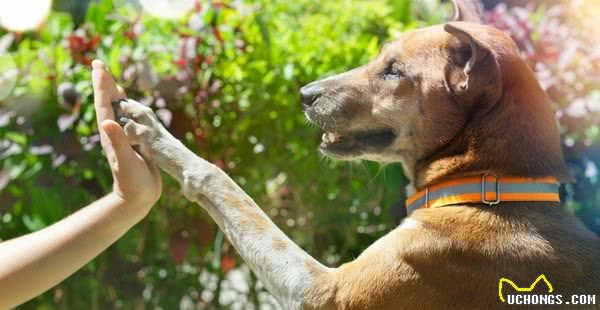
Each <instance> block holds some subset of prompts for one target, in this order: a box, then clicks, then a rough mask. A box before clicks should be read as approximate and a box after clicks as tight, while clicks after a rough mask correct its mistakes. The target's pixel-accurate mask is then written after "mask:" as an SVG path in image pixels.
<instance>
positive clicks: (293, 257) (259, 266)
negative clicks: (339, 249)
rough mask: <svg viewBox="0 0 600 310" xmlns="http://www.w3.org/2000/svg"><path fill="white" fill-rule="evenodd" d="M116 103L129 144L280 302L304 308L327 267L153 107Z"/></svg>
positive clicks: (116, 109) (133, 103)
mask: <svg viewBox="0 0 600 310" xmlns="http://www.w3.org/2000/svg"><path fill="white" fill-rule="evenodd" d="M114 106H115V111H116V113H117V119H118V120H119V121H120V122H121V124H122V125H123V126H124V129H125V132H126V134H127V136H128V137H129V138H130V140H131V143H132V144H135V145H138V146H139V149H140V151H141V153H142V154H143V155H144V156H146V157H149V158H152V159H154V160H155V161H156V163H157V164H158V165H159V166H160V167H161V168H162V169H164V170H165V171H166V172H167V173H169V174H170V175H171V176H173V177H174V178H176V179H177V180H178V181H179V182H180V183H181V186H182V189H183V193H184V195H185V196H186V197H187V198H188V199H190V200H192V201H195V202H197V203H198V204H200V205H201V206H202V207H204V208H205V209H206V210H207V211H208V212H209V213H210V215H211V216H212V217H213V219H214V220H215V221H216V222H217V224H218V225H219V227H220V228H221V229H222V230H223V232H224V233H225V235H226V236H227V237H228V238H229V240H230V241H231V243H232V244H233V246H234V247H235V248H236V249H237V251H238V252H239V254H240V255H241V256H242V258H243V259H244V261H245V262H246V263H247V264H248V265H249V266H250V267H251V268H252V270H253V271H254V272H255V273H256V274H257V276H258V278H259V279H260V280H261V281H263V283H265V285H266V286H267V288H268V289H269V291H270V292H271V293H272V294H273V295H274V297H275V298H276V299H277V300H278V302H279V303H280V304H281V305H282V306H283V307H284V308H285V309H292V308H299V307H301V306H302V304H303V297H304V294H305V292H306V290H307V288H309V287H310V285H311V283H313V282H314V280H315V279H314V275H315V273H316V272H317V273H326V272H329V269H328V268H326V267H324V266H322V265H321V264H319V263H318V262H317V261H316V260H315V259H313V258H312V257H311V256H310V255H308V254H307V253H306V252H304V251H303V250H302V249H301V248H300V247H298V246H297V245H296V244H294V243H293V242H292V241H291V240H290V239H289V238H288V237H287V236H286V235H285V234H284V233H283V232H282V231H281V230H280V229H279V228H278V227H277V226H275V224H274V223H273V222H272V221H271V220H270V218H269V217H268V216H267V215H266V214H265V213H264V212H263V211H262V210H261V209H260V208H259V207H258V206H257V205H256V203H254V201H253V200H252V199H251V198H250V197H249V196H248V195H247V194H246V193H245V192H244V191H243V190H242V189H241V188H240V187H238V186H237V185H236V184H235V182H234V181H233V180H232V179H231V178H229V176H227V174H226V173H225V172H223V171H222V170H221V169H219V168H218V167H216V166H215V165H213V164H211V163H209V162H207V161H206V160H204V159H202V158H200V157H198V156H196V155H195V154H194V153H192V152H191V151H190V150H188V149H187V148H186V147H185V146H184V145H183V144H182V143H181V142H180V141H178V140H177V139H175V138H174V137H173V136H172V135H171V134H170V133H169V132H168V131H167V130H166V129H165V128H164V127H163V126H162V125H161V124H160V122H159V121H158V119H157V118H156V116H155V114H154V113H153V112H152V110H151V109H150V108H148V107H146V106H144V105H142V104H140V103H138V102H135V101H133V100H122V101H120V102H118V103H115V105H114Z"/></svg>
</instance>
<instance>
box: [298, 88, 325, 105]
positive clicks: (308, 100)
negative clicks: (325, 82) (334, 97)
mask: <svg viewBox="0 0 600 310" xmlns="http://www.w3.org/2000/svg"><path fill="white" fill-rule="evenodd" d="M322 92H323V87H321V85H319V83H318V82H313V83H310V84H308V85H306V86H304V87H302V88H300V97H301V98H302V104H303V105H304V107H310V106H312V105H313V104H314V103H315V102H316V101H317V99H319V97H321V93H322Z"/></svg>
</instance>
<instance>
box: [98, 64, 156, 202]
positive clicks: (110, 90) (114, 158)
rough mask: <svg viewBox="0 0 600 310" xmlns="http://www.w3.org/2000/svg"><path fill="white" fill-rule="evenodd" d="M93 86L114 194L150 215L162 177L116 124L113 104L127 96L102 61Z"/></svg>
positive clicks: (99, 128) (99, 126)
mask: <svg viewBox="0 0 600 310" xmlns="http://www.w3.org/2000/svg"><path fill="white" fill-rule="evenodd" d="M92 82H93V87H94V106H95V109H96V120H97V122H98V130H99V132H100V141H101V143H102V148H103V149H104V152H105V153H106V157H107V158H108V162H109V164H110V168H111V170H112V174H113V180H114V183H113V193H114V194H115V195H117V196H118V197H119V198H121V199H123V200H124V202H126V203H128V204H132V205H133V206H135V207H136V208H139V210H141V211H146V212H147V211H148V210H150V208H151V207H152V205H154V203H156V201H157V200H158V198H159V197H160V194H161V192H162V182H161V178H160V173H159V171H158V169H157V167H156V165H155V164H154V163H152V162H149V161H148V160H146V159H144V158H143V157H142V156H141V155H140V154H138V153H137V152H136V151H135V150H134V149H133V148H132V146H131V145H130V144H129V142H128V139H127V137H126V136H125V132H124V131H123V128H121V126H120V125H119V124H118V123H117V122H116V121H115V113H114V111H113V108H112V104H111V103H112V102H113V101H115V100H118V99H125V98H126V96H125V93H124V91H123V90H122V89H121V88H120V87H118V86H117V85H116V84H115V82H114V80H113V78H112V76H111V74H110V73H109V72H108V70H107V68H106V66H105V65H104V64H103V63H102V62H101V61H100V60H94V61H93V62H92Z"/></svg>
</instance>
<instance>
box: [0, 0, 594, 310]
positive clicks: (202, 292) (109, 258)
mask: <svg viewBox="0 0 600 310" xmlns="http://www.w3.org/2000/svg"><path fill="white" fill-rule="evenodd" d="M140 2H141V3H135V2H133V1H118V0H114V1H111V0H100V1H91V2H88V1H78V0H71V1H68V0H62V1H60V0H56V1H54V2H53V3H51V1H50V0H19V1H2V2H0V240H6V239H10V238H13V237H16V236H19V235H22V234H26V233H29V232H32V231H35V230H38V229H41V228H43V227H45V226H47V225H50V224H51V223H53V222H56V221H58V220H59V219H61V218H63V217H65V216H67V215H69V214H71V213H73V212H74V211H76V210H78V209H79V208H81V207H83V206H85V205H86V204H88V203H90V202H92V201H94V200H96V199H97V198H99V197H101V196H103V195H104V194H106V193H107V192H108V191H109V190H110V186H111V176H110V172H109V169H108V166H107V163H106V161H105V158H104V156H103V154H102V153H101V148H100V146H99V137H98V132H97V128H96V124H95V119H94V109H93V104H92V88H91V78H90V62H91V60H92V59H94V58H100V59H102V60H104V61H105V63H106V64H107V65H108V66H109V68H110V70H111V71H112V72H113V74H114V75H115V76H116V79H117V80H118V82H119V83H120V84H121V85H122V86H123V87H124V88H125V89H126V91H127V93H128V95H129V96H130V97H132V98H134V99H137V100H139V101H141V102H143V103H145V104H147V105H149V106H151V107H152V108H153V109H154V110H155V111H156V113H157V115H158V116H159V118H160V119H161V120H162V122H163V123H164V124H165V126H166V127H167V128H169V130H170V131H171V132H172V133H173V134H174V135H175V136H177V137H178V138H180V139H181V140H182V141H184V142H185V144H186V145H188V146H189V147H190V148H191V149H192V150H194V151H195V152H197V153H198V154H200V155H202V156H203V157H204V158H207V159H208V160H210V161H212V162H214V163H216V164H217V165H218V166H219V167H221V168H222V169H224V170H225V171H227V172H228V173H229V174H230V175H231V176H232V177H233V178H234V179H235V180H236V181H237V182H238V183H239V184H240V185H241V186H242V187H243V188H244V189H245V190H246V191H247V192H248V193H249V194H250V195H251V196H252V197H254V198H255V200H256V201H257V202H258V203H259V205H260V206H261V207H262V208H263V210H265V212H267V213H268V214H269V215H270V216H271V217H272V218H273V220H274V221H275V222H276V223H277V224H278V225H279V226H280V227H281V228H282V229H283V230H284V231H285V232H286V233H288V234H289V235H290V236H291V237H292V239H293V240H295V241H296V242H297V243H299V244H300V245H301V246H302V247H303V248H304V249H306V250H307V251H308V252H309V253H311V254H312V255H314V256H316V257H317V258H318V259H319V260H320V261H322V262H323V263H325V264H326V265H329V266H337V265H339V264H340V263H342V262H344V261H348V260H351V259H352V258H354V257H356V256H357V255H358V254H359V253H360V252H361V251H362V250H363V249H365V248H366V247H367V246H368V245H369V244H371V243H372V242H373V241H374V240H376V239H377V238H379V237H380V236H382V235H383V234H385V233H386V232H388V231H390V230H391V229H393V228H394V227H395V225H397V223H398V222H399V221H400V219H401V218H402V217H403V216H404V211H403V203H402V201H403V200H404V198H405V193H404V187H405V185H406V179H405V177H404V176H403V174H402V169H401V168H400V166H399V165H387V166H385V167H381V166H379V165H377V164H373V163H368V162H362V163H336V162H332V161H330V160H327V159H322V158H320V157H319V155H318V152H317V145H318V144H319V140H320V137H319V135H320V134H319V131H318V130H317V129H316V128H312V127H311V126H310V125H308V124H306V123H305V121H304V116H303V114H302V109H301V104H300V102H299V95H298V89H299V88H300V87H301V86H302V85H304V84H306V83H308V82H310V81H313V80H315V79H317V78H319V77H323V76H327V75H330V74H334V73H337V72H342V71H344V70H347V69H349V68H352V67H354V66H357V65H360V64H363V63H365V62H367V61H368V60H369V59H370V58H371V57H373V56H374V55H376V54H377V53H378V51H379V47H380V45H381V44H382V42H384V41H386V40H391V39H393V38H394V37H396V36H397V34H398V33H400V32H403V31H407V30H410V29H414V28H418V27H422V26H427V25H431V24H437V23H442V22H444V21H446V20H448V19H449V18H450V16H452V8H451V5H450V4H449V3H440V2H439V1H438V0H372V1H349V0H348V1H311V0H295V1H286V0H255V1H241V0H239V1H238V0H233V1H225V0H224V1H219V0H214V1H207V0H201V1H194V0H180V1H158V0H157V1H148V0H140ZM484 2H485V3H486V8H487V13H486V22H488V23H490V24H493V25H495V26H497V27H498V28H500V29H502V30H504V31H506V32H508V33H510V34H511V35H512V37H513V38H514V39H515V40H516V41H517V42H518V45H519V47H520V48H521V50H522V55H523V58H524V59H525V60H526V61H527V62H528V63H529V64H530V65H531V67H532V68H533V69H534V70H535V72H536V74H537V76H538V79H539V81H540V83H541V84H542V86H543V87H544V89H546V90H547V92H548V94H549V95H550V97H551V98H552V102H553V106H554V108H555V111H556V118H557V121H558V122H559V123H560V127H561V135H562V141H563V147H564V152H565V156H566V158H567V161H568V164H569V167H570V168H571V171H572V173H573V175H574V176H575V177H576V179H577V182H576V183H575V184H570V185H567V186H564V187H563V194H564V201H565V202H566V204H565V206H566V207H567V208H568V209H569V210H571V211H572V212H573V213H574V214H576V215H577V216H578V217H579V218H581V220H582V221H583V222H584V223H585V224H586V225H587V226H588V227H589V228H590V229H591V230H593V231H595V232H596V233H597V234H598V233H600V184H599V180H598V178H599V175H598V168H599V167H600V126H599V125H600V23H599V22H598V21H597V19H595V18H596V16H597V15H598V14H600V5H598V4H597V1H593V0H590V1H567V2H565V3H564V4H563V3H561V2H560V1H506V2H508V3H500V4H498V2H500V1H492V0H488V1H484ZM165 3H166V4H169V3H172V4H170V5H167V6H166V7H161V5H162V4H165ZM173 3H175V4H177V5H175V4H173ZM50 6H52V10H51V12H50V13H49V15H48V16H46V11H45V9H44V8H45V7H47V8H50ZM38 11H39V12H38ZM531 117H532V118H534V117H536V116H535V115H531ZM164 181H165V188H164V192H163V195H162V198H161V199H160V201H159V202H158V203H157V205H156V206H155V207H154V209H153V211H152V212H151V213H150V215H149V216H148V217H147V218H146V219H144V220H143V221H142V222H141V223H140V224H138V225H137V226H136V227H135V228H134V229H132V230H131V231H130V232H129V233H127V234H126V235H125V236H124V238H122V239H121V240H119V241H118V242H117V243H116V244H115V245H114V246H112V247H110V248H109V249H108V250H107V251H106V252H104V253H103V254H102V255H100V256H99V257H98V258H97V259H95V260H94V261H92V262H91V263H89V264H88V265H87V266H85V267H84V268H83V269H82V270H80V271H78V272H77V273H76V274H74V275H73V276H71V277H70V278H69V279H67V280H66V281H64V282H63V283H61V284H60V285H58V286H57V287H55V288H53V289H52V290H50V291H48V292H47V293H45V294H44V295H42V296H40V297H38V298H36V299H35V300H32V301H30V302H29V303H27V304H25V305H23V306H22V308H23V309H29V308H31V309H84V308H89V309H108V308H123V309H132V308H135V309H142V308H151V309H154V308H162V309H174V308H182V309H194V308H200V309H205V308H210V309H217V308H218V309H221V308H233V309H247V308H252V307H253V308H259V307H261V308H265V309H269V308H276V307H277V306H276V305H275V303H274V301H273V299H272V298H270V296H269V295H268V293H267V292H266V291H265V290H264V288H263V287H262V286H261V285H260V283H257V280H256V278H255V277H254V276H253V275H252V274H251V273H250V272H249V270H248V268H247V267H246V266H244V264H243V262H242V261H241V260H240V259H239V257H238V256H237V255H236V253H235V251H234V249H233V248H232V247H231V246H230V245H229V243H228V242H227V240H224V238H223V234H222V233H220V232H219V231H218V229H217V227H216V225H215V224H214V223H213V222H212V220H211V219H210V218H209V217H208V216H207V214H206V213H205V212H204V211H203V210H202V209H201V208H200V207H198V206H197V205H195V204H193V203H190V202H188V201H187V200H186V199H184V198H183V196H182V195H181V194H180V193H179V186H178V185H177V184H176V183H175V182H174V181H173V180H172V179H170V178H169V177H167V176H165V177H164Z"/></svg>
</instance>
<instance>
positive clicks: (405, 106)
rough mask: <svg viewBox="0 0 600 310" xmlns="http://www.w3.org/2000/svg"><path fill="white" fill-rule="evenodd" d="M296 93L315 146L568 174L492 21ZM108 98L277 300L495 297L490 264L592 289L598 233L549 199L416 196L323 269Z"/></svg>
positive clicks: (452, 28)
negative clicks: (420, 203) (412, 207)
mask: <svg viewBox="0 0 600 310" xmlns="http://www.w3.org/2000/svg"><path fill="white" fill-rule="evenodd" d="M458 16H461V14H458ZM462 16H463V17H464V16H472V14H471V15H469V14H462ZM301 92H302V95H303V101H304V104H305V109H306V114H307V116H308V117H309V119H310V120H311V121H313V122H314V123H316V124H317V125H319V126H320V127H322V128H323V129H324V131H326V132H328V133H327V134H326V135H325V136H324V142H323V143H322V144H321V150H322V151H323V152H324V153H326V154H328V155H331V156H333V157H338V158H341V159H370V160H376V161H380V162H401V163H402V164H403V166H404V169H405V171H406V173H407V175H408V176H409V178H410V179H411V183H412V185H413V186H414V188H415V189H418V190H420V189H423V188H425V187H427V186H429V185H431V184H435V183H438V182H440V181H444V180H447V179H451V178H457V177H463V176H473V175H481V174H484V173H490V174H494V175H497V176H523V177H537V176H554V177H556V178H558V179H559V180H562V181H569V180H570V177H569V173H568V171H567V169H566V167H565V164H564V162H563V158H562V154H561V148H560V143H559V136H558V130H557V126H556V124H555V120H554V118H553V113H552V111H551V109H550V104H549V99H548V97H547V96H546V94H545V93H544V92H543V90H542V89H541V88H540V86H539V84H538V83H537V81H536V80H535V77H534V75H533V73H532V72H531V70H530V69H529V68H528V67H527V66H526V65H525V64H524V63H523V62H522V61H521V60H520V58H519V56H518V54H517V48H516V46H515V44H514V43H513V41H512V40H511V39H510V38H509V37H508V36H506V35H505V34H503V33H502V32H500V31H498V30H496V29H494V28H492V27H488V26H483V25H479V24H476V23H470V22H452V23H448V24H445V25H439V26H433V27H428V28H424V29H420V30H416V31H411V32H407V33H405V34H403V35H402V36H401V37H400V38H399V39H398V40H396V41H394V42H392V43H389V44H387V45H385V46H384V47H383V48H382V51H381V53H380V55H379V56H378V57H377V58H375V59H374V60H373V61H372V62H370V63H369V64H367V65H365V66H363V67H360V68H357V69H355V70H352V71H350V72H347V73H345V74H342V75H338V76H334V77H331V78H328V79H325V80H322V81H318V82H314V83H311V84H310V85H308V86H306V87H304V88H303V89H302V90H301ZM117 110H118V111H117V112H118V113H119V114H121V115H124V116H126V117H127V118H129V119H130V121H129V122H127V123H126V125H125V131H126V133H127V135H128V137H130V139H131V143H132V144H136V145H139V146H140V148H141V151H142V153H143V154H145V155H146V156H148V157H149V158H152V159H154V160H155V161H156V162H157V163H158V164H159V166H160V167H161V168H162V169H164V170H165V171H167V172H168V173H169V174H171V175H172V176H174V177H175V178H176V179H177V180H178V181H179V182H180V183H181V184H182V187H183V192H184V194H185V196H186V197H187V198H188V199H190V200H193V201H196V202H198V203H199V204H200V205H202V206H203V207H204V208H206V210H207V211H208V212H209V213H210V215H211V216H212V217H213V218H214V219H215V221H216V222H217V223H218V225H219V226H220V228H221V229H222V230H223V232H224V233H225V235H226V236H227V237H228V238H229V240H230V241H231V243H232V244H233V245H234V246H235V248H236V249H237V250H238V252H239V254H240V255H241V256H242V258H243V259H244V260H245V262H246V263H248V265H249V266H250V267H251V268H252V270H253V271H254V272H255V273H256V274H257V276H258V277H259V279H260V280H261V281H263V282H264V283H265V285H266V286H267V288H268V289H269V291H270V292H271V293H272V294H273V296H274V297H275V298H276V299H277V300H278V302H279V303H280V304H281V305H282V306H283V307H284V308H285V309H291V308H301V307H304V308H306V309H427V308H438V309H473V308H478V309H484V308H485V309H487V308H495V307H501V306H502V305H503V304H502V303H501V302H500V301H499V298H498V281H499V279H500V278H502V277H506V278H509V279H512V280H513V281H514V282H515V283H518V284H522V285H523V286H525V285H529V284H531V282H532V281H533V280H534V279H535V278H536V277H537V276H539V275H540V274H544V275H546V277H547V278H548V280H549V281H550V282H551V283H553V284H554V289H555V293H559V294H597V293H598V292H600V241H599V239H598V238H597V237H596V236H594V235H593V234H592V233H591V232H590V231H588V230H586V229H585V228H584V227H583V226H582V224H580V223H579V222H578V221H577V220H576V219H575V218H574V217H573V216H572V215H570V214H569V213H568V212H566V211H565V210H564V209H563V208H562V207H561V206H560V205H559V204H558V203H550V202H548V203H541V202H511V203H501V204H500V205H497V206H494V207H489V206H485V207H484V206H483V205H478V204H471V205H461V206H449V207H441V208H435V209H421V210H417V211H415V212H414V213H412V214H411V215H410V216H409V217H408V218H406V219H405V220H404V221H403V222H402V224H401V225H400V226H399V227H397V228H396V229H394V230H393V231H391V232H390V233H388V234H387V235H386V236H384V237H383V238H381V239H380V240H378V241H377V242H375V243H374V244H373V245H371V246H370V247H369V248H368V249H366V250H365V252H364V253H363V254H361V255H360V256H359V257H358V258H356V259H355V260H354V261H352V262H349V263H346V264H344V265H342V266H341V267H339V268H327V267H325V266H323V265H321V264H320V263H319V262H317V261H316V260H315V259H313V258H312V257H311V256H310V255H308V254H307V253H305V252H304V251H303V250H302V249H301V248H299V247H298V246H297V245H295V244H294V243H293V242H292V241H291V240H290V239H289V238H288V237H287V236H285V235H284V234H283V233H282V232H281V230H279V229H278V228H277V227H276V226H275V225H274V224H273V222H272V221H271V220H270V219H269V217H268V216H267V215H266V214H265V213H264V212H263V211H262V210H261V209H260V208H259V207H258V206H257V205H256V204H255V203H254V201H253V200H252V199H251V198H250V197H248V196H247V195H246V194H245V193H244V191H243V190H242V189H240V187H238V186H237V185H236V184H235V183H234V182H233V181H232V180H231V179H230V178H229V177H228V176H227V175H226V174H225V173H224V172H223V171H221V170H220V169H218V168H217V167H216V166H214V165H212V164H210V163H208V162H206V161H205V160H203V159H201V158H199V157H197V156H196V155H195V154H193V153H192V152H191V151H189V150H188V149H186V148H185V147H184V146H183V145H182V144H181V143H180V142H179V141H177V140H176V139H175V138H174V137H173V136H171V135H170V134H169V133H168V132H167V131H166V130H165V129H164V128H163V127H162V126H161V125H160V123H159V122H158V121H157V119H156V117H155V116H154V114H153V113H152V111H151V110H150V109H149V108H147V107H145V106H143V105H141V104H139V103H136V102H134V101H131V100H128V101H123V102H121V103H120V104H119V106H118V107H117ZM333 140H335V141H333Z"/></svg>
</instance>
